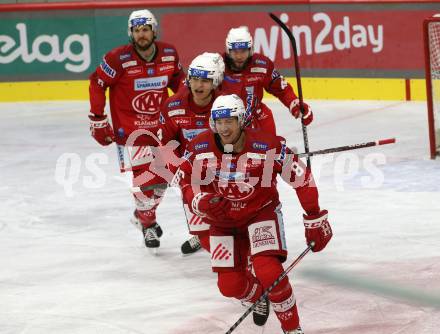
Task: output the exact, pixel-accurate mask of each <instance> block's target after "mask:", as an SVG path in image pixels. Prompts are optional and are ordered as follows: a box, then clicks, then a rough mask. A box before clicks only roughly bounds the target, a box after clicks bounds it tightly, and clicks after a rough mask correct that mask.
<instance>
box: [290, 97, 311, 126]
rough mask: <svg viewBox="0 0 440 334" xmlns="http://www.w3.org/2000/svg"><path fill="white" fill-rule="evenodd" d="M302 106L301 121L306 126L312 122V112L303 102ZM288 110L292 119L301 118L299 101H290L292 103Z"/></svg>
mask: <svg viewBox="0 0 440 334" xmlns="http://www.w3.org/2000/svg"><path fill="white" fill-rule="evenodd" d="M303 106H304V116H303V120H304V125H305V126H307V125H309V124H310V123H312V121H313V112H312V108H310V106H309V105H308V104H307V103H305V102H303ZM289 110H290V113H291V114H292V116H293V117H295V118H298V117H300V116H301V108H300V107H299V99H295V100H293V101H292V103H290V107H289Z"/></svg>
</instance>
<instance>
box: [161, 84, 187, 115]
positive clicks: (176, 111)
mask: <svg viewBox="0 0 440 334" xmlns="http://www.w3.org/2000/svg"><path fill="white" fill-rule="evenodd" d="M187 91H188V89H185V90H184V89H182V90H179V91H178V92H177V93H176V94H174V95H173V96H171V97H170V98H169V99H167V101H166V102H165V110H166V114H167V116H168V117H170V118H172V117H176V116H182V115H185V114H186V112H187V110H186V109H187V103H186V100H187V95H188V94H187V93H188V92H187Z"/></svg>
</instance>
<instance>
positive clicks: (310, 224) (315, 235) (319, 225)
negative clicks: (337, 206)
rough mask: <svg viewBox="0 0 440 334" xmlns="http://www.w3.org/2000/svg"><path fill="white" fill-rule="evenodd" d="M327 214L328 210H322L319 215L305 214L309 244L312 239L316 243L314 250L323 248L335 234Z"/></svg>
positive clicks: (317, 250)
mask: <svg viewBox="0 0 440 334" xmlns="http://www.w3.org/2000/svg"><path fill="white" fill-rule="evenodd" d="M327 216H328V212H327V210H322V211H321V212H320V213H319V214H317V215H310V216H307V215H303V217H304V227H305V228H306V233H305V234H306V240H307V244H308V245H310V243H311V242H312V241H313V242H314V243H315V245H314V246H313V248H312V251H313V252H319V251H321V250H323V249H324V248H325V246H326V245H327V244H328V242H329V241H330V239H331V238H332V236H333V232H332V228H331V227H330V223H329V222H328V220H327Z"/></svg>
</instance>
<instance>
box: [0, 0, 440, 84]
mask: <svg viewBox="0 0 440 334" xmlns="http://www.w3.org/2000/svg"><path fill="white" fill-rule="evenodd" d="M330 7H331V6H330ZM240 8H243V11H237V9H235V10H234V11H233V12H231V11H227V10H226V9H219V8H204V9H203V11H202V12H198V11H197V8H187V9H181V10H179V12H174V11H170V10H167V11H164V10H163V9H162V10H161V9H157V10H156V11H155V13H156V15H157V17H158V19H159V22H160V39H162V40H164V41H166V42H169V43H172V44H174V45H175V46H176V47H177V49H178V51H179V54H180V57H181V62H182V65H183V66H184V67H185V68H186V67H187V66H188V64H189V63H190V61H191V60H192V59H193V58H194V57H195V56H196V55H197V54H200V53H202V52H204V51H217V52H223V51H224V45H225V44H224V43H225V38H226V35H227V32H228V30H229V29H230V28H231V27H238V26H241V25H246V26H248V27H249V29H250V32H251V34H252V35H253V37H254V49H255V51H256V52H260V53H263V54H265V55H266V56H268V57H269V58H271V59H273V60H274V61H275V64H276V66H277V67H278V68H279V69H280V70H281V71H282V72H283V71H284V72H285V71H289V70H290V71H291V70H292V67H293V54H292V51H291V46H290V43H289V40H288V38H287V36H286V35H285V34H284V33H283V32H282V30H281V29H280V28H279V27H278V26H277V25H276V24H275V23H274V22H273V21H272V20H271V19H270V18H269V16H268V14H267V13H268V12H269V10H270V8H269V6H267V11H264V8H266V7H261V8H260V9H259V11H256V12H255V11H253V12H251V11H246V9H247V8H248V7H240ZM262 8H263V9H262ZM289 8H295V6H289ZM299 8H306V7H304V6H301V7H299ZM310 8H311V9H312V10H313V6H311V7H309V10H304V9H303V11H294V10H290V9H289V10H288V11H282V12H280V11H278V12H277V11H275V14H276V15H278V16H279V17H281V19H282V20H283V21H284V22H286V24H287V26H288V27H289V28H291V29H292V31H293V33H294V35H295V36H296V39H297V43H298V49H299V54H300V63H301V69H302V70H304V73H305V74H306V75H311V76H333V77H338V76H348V75H350V74H352V75H353V76H355V77H362V76H366V77H375V76H377V77H395V78H399V77H400V78H402V77H410V76H411V75H412V76H413V77H422V76H423V39H422V22H423V19H424V18H426V17H428V16H430V15H432V14H433V13H435V11H432V10H413V9H408V8H406V9H402V10H396V9H395V8H396V7H395V6H394V7H392V8H393V10H387V9H386V8H385V7H384V5H382V7H380V8H378V9H377V10H372V7H371V6H369V7H367V8H366V9H362V7H360V8H361V9H356V10H352V11H340V10H336V9H332V10H328V8H329V6H327V8H326V9H327V10H325V11H310ZM339 8H342V7H341V6H337V9H339ZM350 8H352V7H350ZM367 9H368V10H367ZM247 10H249V9H247ZM130 11H131V10H130V9H124V10H121V11H118V12H116V11H111V12H108V11H107V12H106V11H101V12H99V11H93V10H78V11H70V15H66V11H64V12H63V11H52V12H42V13H39V15H29V14H23V18H20V17H19V16H17V15H14V16H11V15H7V16H5V15H4V13H2V15H3V16H0V81H32V80H34V81H35V80H43V81H44V80H68V79H86V78H87V77H88V75H89V74H90V73H91V72H92V71H93V70H94V69H95V68H96V66H97V65H98V64H99V63H100V61H101V58H102V56H103V55H104V54H105V53H106V52H108V51H109V50H111V49H112V48H114V47H116V46H119V45H122V44H126V43H127V42H128V37H127V31H126V29H127V28H126V27H127V17H128V13H130ZM109 13H111V14H109ZM20 15H21V14H20ZM408 73H409V76H408ZM290 74H292V72H290Z"/></svg>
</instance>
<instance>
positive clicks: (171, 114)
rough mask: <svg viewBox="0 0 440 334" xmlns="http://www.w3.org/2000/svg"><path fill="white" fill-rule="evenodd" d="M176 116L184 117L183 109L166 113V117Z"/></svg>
mask: <svg viewBox="0 0 440 334" xmlns="http://www.w3.org/2000/svg"><path fill="white" fill-rule="evenodd" d="M177 115H185V109H176V110H171V111H169V112H168V116H170V117H173V116H177Z"/></svg>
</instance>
